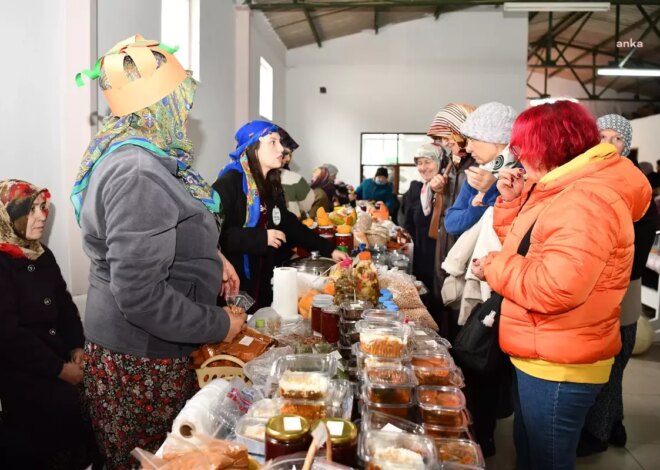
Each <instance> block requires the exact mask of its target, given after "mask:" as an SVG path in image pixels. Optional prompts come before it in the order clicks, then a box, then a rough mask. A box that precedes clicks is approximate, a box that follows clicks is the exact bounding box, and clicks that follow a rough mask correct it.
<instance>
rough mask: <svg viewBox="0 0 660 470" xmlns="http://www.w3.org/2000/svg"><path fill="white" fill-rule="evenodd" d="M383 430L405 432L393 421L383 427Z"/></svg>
mask: <svg viewBox="0 0 660 470" xmlns="http://www.w3.org/2000/svg"><path fill="white" fill-rule="evenodd" d="M381 431H386V432H403V431H402V430H401V429H399V428H397V427H396V426H395V425H393V424H392V423H387V424H386V425H385V426H383V427H382V428H381Z"/></svg>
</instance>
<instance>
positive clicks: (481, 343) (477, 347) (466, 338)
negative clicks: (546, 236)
mask: <svg viewBox="0 0 660 470" xmlns="http://www.w3.org/2000/svg"><path fill="white" fill-rule="evenodd" d="M535 224H536V222H534V223H533V224H532V226H531V227H530V228H529V230H528V231H527V233H526V234H525V236H524V237H523V239H522V241H521V242H520V246H518V254H519V255H521V256H525V255H526V254H527V251H529V245H530V240H531V236H532V229H533V228H534V225H535ZM503 300H504V298H503V297H502V296H501V295H500V294H498V293H496V292H494V291H493V292H492V293H491V295H490V297H489V298H488V299H486V301H485V302H484V303H482V304H479V305H477V306H475V307H474V308H473V309H472V312H471V313H470V316H469V317H468V319H467V321H466V322H465V325H463V327H462V328H461V329H460V331H459V332H458V334H457V335H456V339H455V340H454V344H453V347H452V350H451V351H452V356H453V357H454V361H455V362H456V364H458V365H459V366H460V367H461V368H464V369H470V370H472V371H475V372H480V373H488V372H491V371H495V370H497V369H498V368H499V366H500V365H501V364H502V362H503V361H506V359H507V356H506V354H504V352H502V350H501V349H500V344H499V326H500V315H501V311H502V301H503Z"/></svg>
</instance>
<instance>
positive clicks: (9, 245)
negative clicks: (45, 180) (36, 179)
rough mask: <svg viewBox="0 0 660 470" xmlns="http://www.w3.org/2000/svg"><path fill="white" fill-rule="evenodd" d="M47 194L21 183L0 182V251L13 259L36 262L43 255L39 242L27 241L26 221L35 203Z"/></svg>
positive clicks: (40, 189)
mask: <svg viewBox="0 0 660 470" xmlns="http://www.w3.org/2000/svg"><path fill="white" fill-rule="evenodd" d="M40 194H43V195H44V197H45V199H46V203H48V201H49V200H50V193H49V192H48V190H47V189H45V188H37V187H36V186H34V185H33V184H30V183H28V182H26V181H20V180H4V181H0V251H2V252H5V253H8V254H9V255H11V256H12V257H14V258H28V259H32V260H35V259H37V258H39V256H41V255H42V254H43V252H44V247H43V246H42V245H41V243H40V242H39V240H28V239H27V238H26V236H27V235H26V231H27V222H28V217H29V215H30V210H32V204H33V203H34V200H35V199H36V198H37V197H38V196H39V195H40Z"/></svg>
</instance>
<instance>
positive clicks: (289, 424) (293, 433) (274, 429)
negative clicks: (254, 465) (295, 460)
mask: <svg viewBox="0 0 660 470" xmlns="http://www.w3.org/2000/svg"><path fill="white" fill-rule="evenodd" d="M311 443H312V436H311V434H310V433H309V421H307V420H306V419H305V418H303V417H302V416H295V415H278V416H275V417H273V418H270V419H269V420H268V423H267V424H266V460H271V459H274V458H276V457H280V456H282V455H290V454H294V453H296V452H306V451H307V449H308V448H309V445H310V444H311Z"/></svg>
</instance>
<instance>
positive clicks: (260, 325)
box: [254, 318, 266, 328]
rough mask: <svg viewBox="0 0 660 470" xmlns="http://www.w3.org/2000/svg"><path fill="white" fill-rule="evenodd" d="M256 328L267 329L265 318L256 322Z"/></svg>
mask: <svg viewBox="0 0 660 470" xmlns="http://www.w3.org/2000/svg"><path fill="white" fill-rule="evenodd" d="M254 326H256V327H257V328H265V327H266V320H264V319H263V318H260V319H259V320H257V321H255V322H254Z"/></svg>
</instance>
